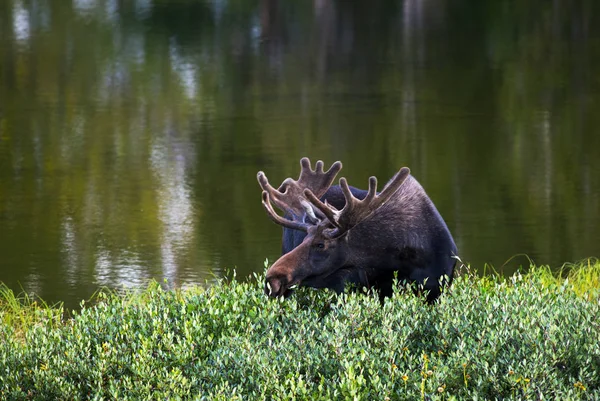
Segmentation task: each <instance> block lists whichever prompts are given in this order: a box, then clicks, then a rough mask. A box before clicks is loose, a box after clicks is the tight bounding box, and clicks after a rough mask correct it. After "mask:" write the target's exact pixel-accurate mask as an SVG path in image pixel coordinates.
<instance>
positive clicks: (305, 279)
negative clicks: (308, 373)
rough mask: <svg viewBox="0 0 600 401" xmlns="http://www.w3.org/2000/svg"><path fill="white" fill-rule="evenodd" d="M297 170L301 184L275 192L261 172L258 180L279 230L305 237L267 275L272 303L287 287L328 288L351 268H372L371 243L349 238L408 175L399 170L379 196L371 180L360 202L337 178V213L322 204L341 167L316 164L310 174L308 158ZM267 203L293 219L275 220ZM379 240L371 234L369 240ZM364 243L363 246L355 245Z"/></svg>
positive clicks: (272, 215)
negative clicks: (340, 198) (341, 202)
mask: <svg viewBox="0 0 600 401" xmlns="http://www.w3.org/2000/svg"><path fill="white" fill-rule="evenodd" d="M300 164H301V167H302V169H301V173H300V177H299V179H298V180H297V181H296V180H292V179H291V178H288V179H286V180H285V181H284V182H283V183H282V185H281V186H280V187H279V188H278V189H275V188H273V187H272V186H271V185H270V184H269V182H268V180H267V178H266V176H265V174H264V173H263V172H262V171H261V172H259V173H258V175H257V178H258V182H259V184H260V186H261V188H262V189H263V192H262V204H263V207H264V209H265V210H266V212H267V215H268V216H269V217H270V218H271V219H272V220H273V221H274V222H276V223H277V224H279V225H282V226H283V227H286V228H289V229H292V230H298V231H302V232H304V233H306V237H305V238H304V240H303V241H302V243H300V244H299V245H298V246H297V247H296V248H295V249H293V250H292V251H291V252H289V253H287V254H285V255H283V256H282V257H280V258H279V259H278V260H277V261H276V262H275V263H274V264H273V265H272V266H271V268H270V269H269V270H268V271H267V275H266V283H265V292H266V293H267V294H268V295H270V296H273V297H276V296H281V295H284V296H287V295H289V294H290V292H291V287H294V286H296V285H302V284H305V283H310V284H309V285H310V286H314V287H321V286H323V287H331V286H332V285H331V283H330V280H328V277H331V276H332V274H334V273H335V272H336V271H338V270H339V269H341V268H344V267H345V268H348V267H349V266H354V267H356V268H360V267H361V266H363V265H365V264H368V263H370V259H372V257H370V255H369V248H370V246H369V244H368V241H369V239H368V238H363V239H361V238H360V236H359V237H356V238H354V237H353V236H352V235H351V233H352V231H353V229H354V228H355V227H357V226H358V225H359V224H361V223H363V222H368V221H370V220H373V219H372V216H373V215H374V214H377V213H378V211H380V210H381V209H382V208H383V207H384V205H385V204H386V202H388V201H389V200H390V198H392V197H393V196H394V195H395V194H396V192H397V191H398V189H399V188H400V187H401V186H402V184H403V183H404V182H405V180H406V179H407V178H408V176H409V174H410V170H409V169H408V168H406V167H404V168H402V169H401V170H400V171H399V172H398V173H397V174H396V175H395V176H394V177H393V178H392V179H391V180H390V182H388V184H387V185H386V186H385V187H384V188H383V190H382V191H381V193H379V194H378V193H377V179H376V178H375V177H371V178H370V179H369V189H368V191H367V193H366V196H363V198H364V199H359V198H357V197H355V196H354V195H353V193H352V191H351V189H350V187H349V185H348V183H347V180H346V179H345V178H341V179H340V186H339V187H340V188H341V191H342V193H343V196H344V200H345V205H344V206H343V208H341V210H338V209H337V208H336V207H334V206H333V205H331V204H329V203H328V202H327V200H325V201H324V202H323V201H321V199H320V198H321V197H322V196H323V195H325V194H326V193H327V191H328V190H329V188H330V186H331V183H332V182H333V180H334V179H335V176H336V175H337V173H338V172H339V171H340V169H341V167H342V164H341V163H340V162H339V161H338V162H335V163H334V164H333V165H332V166H331V168H330V169H329V170H328V171H326V172H324V171H323V162H322V161H318V162H317V163H316V165H315V170H312V169H311V167H310V161H309V159H308V158H303V159H302V160H301V161H300ZM271 201H273V203H275V204H276V205H277V207H279V208H280V209H282V210H283V211H284V212H285V213H286V215H287V216H290V217H291V219H287V218H284V217H281V216H280V215H278V214H277V213H276V212H275V210H274V209H273V207H272V205H271ZM384 214H387V213H384ZM377 236H378V235H377V234H376V233H373V235H372V236H371V237H372V238H371V239H373V238H376V237H377ZM362 241H367V243H363V244H360V245H359V244H358V243H357V242H362ZM365 245H366V246H365ZM374 248H377V247H374ZM376 264H377V263H375V265H376ZM340 285H341V286H342V287H343V283H335V285H334V287H335V288H339V287H340Z"/></svg>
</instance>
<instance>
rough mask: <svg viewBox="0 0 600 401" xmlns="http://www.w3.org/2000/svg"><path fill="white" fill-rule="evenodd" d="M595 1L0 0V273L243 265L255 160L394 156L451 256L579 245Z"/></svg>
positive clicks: (597, 28)
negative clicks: (448, 239)
mask: <svg viewBox="0 0 600 401" xmlns="http://www.w3.org/2000/svg"><path fill="white" fill-rule="evenodd" d="M599 17H600V4H599V3H598V2H597V1H595V0H593V1H592V0H588V1H577V2H573V1H567V0H554V1H545V0H544V1H542V0H540V1H527V2H522V1H516V0H515V1H495V2H483V1H475V0H473V1H465V0H462V1H461V0H452V1H450V0H435V1H430V0H404V1H401V0H398V1H378V2H365V1H350V0H339V1H334V0H314V1H304V0H303V1H282V0H280V1H277V0H262V1H258V0H243V1H242V0H229V1H225V0H223V1H219V0H214V1H212V2H211V1H204V2H203V1H192V0H189V1H185V0H179V1H166V0H163V1H158V0H154V1H152V0H138V1H133V0H131V1H125V0H106V1H101V0H72V1H67V0H3V1H1V2H0V281H2V282H5V283H6V284H8V285H9V286H10V287H11V288H14V289H16V290H18V289H19V288H21V287H22V288H23V289H25V290H27V291H29V292H36V293H38V294H39V295H41V296H42V297H43V298H44V299H46V300H48V301H50V302H54V301H58V300H62V301H65V302H66V303H67V305H75V304H77V301H78V300H79V299H82V298H88V297H89V296H90V295H91V294H92V293H93V292H94V291H95V290H96V289H97V288H98V287H101V286H109V287H116V288H120V287H123V286H125V287H135V286H138V285H143V284H144V283H145V282H146V281H147V280H148V279H151V278H154V279H158V280H162V279H166V280H167V281H168V283H170V284H171V285H173V286H185V285H190V284H194V283H200V282H204V280H211V278H212V277H214V276H215V275H216V276H219V275H220V274H222V272H223V271H224V269H226V268H233V267H236V268H237V271H238V276H243V275H247V274H249V273H250V272H252V271H255V270H262V268H263V261H264V259H265V258H266V257H268V258H269V259H270V260H274V259H275V258H276V257H277V255H278V253H279V249H280V229H279V227H277V226H275V225H274V224H272V223H271V222H270V220H268V219H267V217H266V216H265V214H264V212H263V210H262V208H261V205H260V191H259V187H258V185H257V183H256V178H255V175H256V172H257V171H258V170H264V171H266V173H267V175H268V176H269V178H270V179H271V181H272V182H274V183H279V182H281V181H282V180H283V179H284V178H285V177H288V176H294V177H296V176H297V174H298V172H299V165H298V160H299V159H300V158H301V157H302V156H309V157H311V158H312V159H313V160H316V159H318V158H322V159H323V160H325V161H326V162H327V163H331V162H333V161H335V160H341V161H342V162H343V163H344V169H343V170H342V173H341V176H345V177H347V178H348V180H349V182H350V184H351V185H355V186H359V187H366V186H367V178H368V177H369V176H370V175H376V176H378V177H379V178H380V181H386V180H387V179H388V178H389V177H391V176H392V174H393V173H394V172H396V171H397V170H398V169H399V168H400V167H402V166H409V167H410V168H411V170H412V172H413V175H414V176H415V177H416V178H417V179H418V180H419V181H420V182H421V183H422V184H423V186H424V187H425V189H426V190H427V191H428V193H429V194H430V197H431V198H432V199H433V201H434V202H435V203H436V205H437V206H438V209H439V210H440V212H441V213H442V215H443V216H444V218H445V219H446V221H447V223H448V225H449V227H450V230H451V231H452V233H453V235H454V237H455V239H456V242H457V245H458V247H459V250H460V255H461V257H462V258H463V260H465V261H468V262H471V263H472V264H473V265H474V266H475V267H476V268H481V267H483V264H484V263H486V262H487V263H491V264H493V265H494V266H495V267H496V268H498V269H500V268H501V267H502V266H503V267H502V269H503V271H504V272H506V273H510V272H512V271H514V269H515V268H516V267H518V266H519V265H526V266H527V265H528V261H527V260H526V259H525V258H523V257H518V258H516V259H513V260H512V261H510V262H508V263H506V264H505V262H506V261H507V260H509V259H510V258H511V257H512V256H514V255H517V254H520V253H526V254H527V255H529V256H530V257H531V258H532V259H533V260H534V261H535V262H536V263H539V264H551V265H552V266H555V267H558V266H560V265H561V264H562V263H564V262H567V261H576V260H579V259H582V258H585V257H589V256H600V250H599V244H600V225H599V219H600V135H599V134H598V133H599V128H600V18H599Z"/></svg>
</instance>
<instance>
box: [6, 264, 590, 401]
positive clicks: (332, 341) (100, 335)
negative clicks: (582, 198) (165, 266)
mask: <svg viewBox="0 0 600 401" xmlns="http://www.w3.org/2000/svg"><path fill="white" fill-rule="evenodd" d="M568 270H569V271H567V270H565V271H563V273H564V274H563V276H561V277H559V276H558V275H557V274H552V273H551V272H550V269H547V268H544V267H533V268H532V270H531V271H530V272H528V273H525V274H517V275H514V276H512V277H508V278H502V277H500V276H485V277H481V276H477V275H474V274H470V273H468V272H464V271H463V274H462V275H461V276H460V277H457V278H456V279H455V281H454V284H453V286H452V288H451V290H450V291H448V292H447V293H446V294H444V296H442V297H441V298H440V301H439V303H438V304H437V305H435V306H434V307H430V306H427V305H425V304H424V303H423V302H422V301H421V300H420V299H418V298H416V297H414V296H413V295H412V294H410V293H404V294H399V295H397V296H395V297H394V298H393V299H391V300H388V301H387V302H386V303H385V305H384V306H383V307H381V306H380V304H379V302H378V301H377V299H375V298H374V297H372V296H364V295H361V294H349V295H344V296H341V297H337V296H335V295H332V294H330V293H328V292H326V291H314V290H309V289H302V290H300V291H298V292H297V293H296V294H295V295H294V296H292V297H291V298H289V299H287V300H284V301H283V300H282V301H273V300H268V299H266V297H265V296H264V295H263V293H262V289H261V286H260V285H259V284H258V283H256V281H250V282H239V281H236V280H233V281H228V282H226V281H223V282H221V283H219V284H216V285H213V286H210V287H208V288H203V287H194V288H189V289H185V290H181V291H165V290H163V289H161V287H160V286H159V285H158V284H152V285H151V286H150V287H149V288H148V289H146V290H144V291H142V292H137V293H126V294H116V293H99V294H98V295H97V296H96V297H95V298H94V300H93V301H91V302H88V303H83V307H82V309H81V310H80V311H77V312H73V313H69V315H70V317H68V318H66V317H65V313H64V311H63V309H62V308H60V307H51V306H44V305H41V304H40V302H34V301H33V300H32V299H31V298H26V297H20V296H15V294H14V293H13V292H12V291H10V290H8V289H7V288H5V287H4V288H2V289H0V292H1V294H2V295H1V296H0V398H1V399H11V400H26V399H35V400H42V399H120V400H123V399H161V400H162V399H178V398H181V399H211V400H212V399H222V400H233V399H296V400H317V399H322V400H330V399H359V400H372V399H379V400H387V399H389V400H395V399H398V400H402V399H411V400H416V399H431V400H437V399H439V400H452V399H475V398H478V399H536V400H538V399H561V400H569V399H584V400H585V399H590V400H592V399H599V398H600V344H599V341H598V338H600V322H599V321H598V316H599V315H600V303H599V299H600V297H599V295H600V284H599V280H600V263H598V262H596V261H586V262H584V263H582V264H581V265H578V266H576V267H572V268H570V269H568ZM258 279H259V280H260V278H258Z"/></svg>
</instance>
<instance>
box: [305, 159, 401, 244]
mask: <svg viewBox="0 0 600 401" xmlns="http://www.w3.org/2000/svg"><path fill="white" fill-rule="evenodd" d="M409 174H410V169H409V168H408V167H402V168H401V169H400V171H398V172H397V173H396V175H395V176H394V177H393V178H392V179H391V180H390V182H388V183H387V185H386V186H385V187H383V190H382V191H381V192H380V193H379V195H377V178H375V177H370V178H369V191H368V192H367V196H366V197H365V198H364V199H363V200H360V199H358V198H356V197H354V195H352V192H350V188H349V187H348V182H347V181H346V179H345V178H343V177H342V178H340V187H341V188H342V192H343V193H344V198H346V205H345V206H344V208H343V209H342V210H337V209H336V208H334V207H333V206H331V205H328V204H327V203H323V202H321V201H320V200H319V198H318V197H317V196H315V194H313V193H312V192H311V190H310V189H305V190H304V196H306V198H307V199H308V200H309V201H310V202H311V203H312V204H313V205H314V206H315V207H316V208H317V209H319V210H320V211H321V212H322V213H323V214H324V215H325V216H326V217H327V219H328V220H329V221H330V222H331V223H332V224H333V225H334V226H335V227H336V228H335V229H334V230H333V231H331V232H330V234H329V236H330V237H332V238H334V237H338V236H340V235H342V234H343V233H345V232H346V231H348V230H350V229H351V228H352V227H354V226H355V225H357V224H358V223H360V222H361V221H362V220H364V219H366V218H367V217H368V216H370V215H371V214H372V213H373V212H374V211H375V210H377V209H378V208H380V207H381V206H383V204H384V203H385V202H387V201H388V200H389V199H390V198H391V196H392V195H394V194H395V193H396V191H398V189H399V188H400V186H401V185H402V183H404V181H405V180H406V178H407V177H408V175H409Z"/></svg>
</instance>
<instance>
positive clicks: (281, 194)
mask: <svg viewBox="0 0 600 401" xmlns="http://www.w3.org/2000/svg"><path fill="white" fill-rule="evenodd" d="M300 166H301V170H300V176H299V177H298V180H293V179H292V178H287V179H285V180H284V181H283V182H282V183H281V185H280V186H279V188H278V189H275V188H273V187H272V186H271V184H269V180H268V179H267V176H266V175H265V173H263V172H262V171H259V172H258V174H257V175H256V178H257V179H258V184H259V185H260V187H261V188H262V189H263V193H262V199H263V200H262V203H263V207H264V208H265V210H266V212H267V214H268V215H269V217H270V218H271V220H273V221H274V222H275V223H277V224H280V225H282V226H284V227H288V228H291V229H294V230H301V231H307V229H308V226H309V224H307V223H305V222H304V215H305V213H306V214H309V215H312V216H314V211H313V208H312V206H311V204H310V203H309V202H308V201H307V199H306V198H305V196H304V191H305V190H307V189H308V190H310V192H311V193H312V194H313V195H314V196H318V197H321V196H323V195H324V194H325V192H327V190H328V189H329V187H330V186H331V183H332V182H333V180H334V179H335V176H336V175H337V173H338V172H339V171H340V170H341V168H342V163H341V162H339V161H337V162H335V163H333V164H332V165H331V167H330V168H329V170H327V171H323V162H322V161H321V160H319V161H317V163H316V164H315V169H314V170H312V168H311V163H310V160H309V159H308V157H303V158H302V159H301V160H300ZM271 201H273V203H274V204H275V206H277V207H278V208H279V209H281V210H283V211H284V212H287V213H289V214H290V215H291V216H292V219H293V220H294V221H291V220H288V219H285V218H283V217H281V216H279V215H278V214H277V213H276V212H275V210H274V209H273V207H272V206H271Z"/></svg>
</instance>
